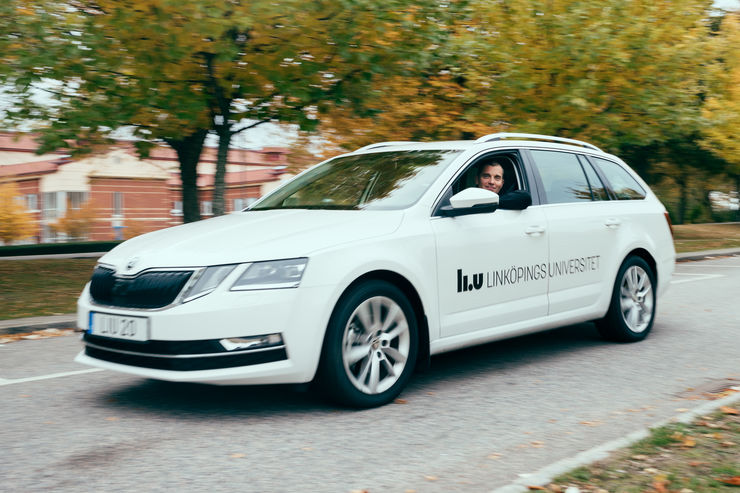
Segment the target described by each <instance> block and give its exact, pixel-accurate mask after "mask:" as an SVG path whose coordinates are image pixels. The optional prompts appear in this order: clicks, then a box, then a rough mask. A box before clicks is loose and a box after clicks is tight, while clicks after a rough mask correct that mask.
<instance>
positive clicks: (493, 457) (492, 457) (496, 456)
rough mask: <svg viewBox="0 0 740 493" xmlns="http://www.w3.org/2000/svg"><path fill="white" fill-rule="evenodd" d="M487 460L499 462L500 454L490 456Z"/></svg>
mask: <svg viewBox="0 0 740 493" xmlns="http://www.w3.org/2000/svg"><path fill="white" fill-rule="evenodd" d="M488 458H489V459H493V460H499V459H500V458H501V454H490V455H489V456H488Z"/></svg>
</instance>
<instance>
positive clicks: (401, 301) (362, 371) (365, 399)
mask: <svg viewBox="0 0 740 493" xmlns="http://www.w3.org/2000/svg"><path fill="white" fill-rule="evenodd" d="M417 352H418V328H417V322H416V316H415V314H414V310H413V308H412V307H411V304H410V303H409V301H408V299H407V298H406V296H405V295H404V294H403V293H402V292H401V290H399V289H398V288H396V287H395V286H394V285H392V284H389V283H387V282H384V281H369V282H366V283H363V284H360V285H358V286H357V287H355V288H353V289H352V290H351V291H350V292H348V293H346V294H345V295H344V296H343V297H342V298H341V299H340V301H339V303H338V304H337V306H336V308H335V310H334V313H333V314H332V317H331V320H330V322H329V326H328V327H327V333H326V337H325V339H324V348H323V350H322V356H321V363H320V366H319V375H318V376H319V382H318V383H319V384H320V385H321V386H322V388H323V389H324V391H325V393H327V395H328V396H329V397H330V398H332V399H333V400H334V401H336V402H339V403H340V404H344V405H349V406H352V407H362V408H365V407H375V406H380V405H383V404H386V403H388V402H390V401H391V400H393V399H394V398H395V397H396V396H397V395H398V394H399V393H400V392H401V390H402V389H403V388H404V387H405V385H406V383H407V382H408V380H409V378H410V377H411V373H412V372H413V369H414V366H415V364H416V355H417Z"/></svg>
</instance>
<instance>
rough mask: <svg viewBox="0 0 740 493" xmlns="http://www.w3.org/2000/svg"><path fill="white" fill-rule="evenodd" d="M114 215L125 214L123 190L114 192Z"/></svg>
mask: <svg viewBox="0 0 740 493" xmlns="http://www.w3.org/2000/svg"><path fill="white" fill-rule="evenodd" d="M113 215H114V216H122V215H123V192H113Z"/></svg>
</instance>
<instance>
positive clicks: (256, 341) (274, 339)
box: [219, 334, 283, 351]
mask: <svg viewBox="0 0 740 493" xmlns="http://www.w3.org/2000/svg"><path fill="white" fill-rule="evenodd" d="M219 342H220V343H221V345H222V346H223V347H224V349H225V350H227V351H237V350H244V349H264V348H271V347H276V346H282V345H283V336H281V335H280V334H267V335H262V336H252V337H231V338H229V339H221V340H220V341H219Z"/></svg>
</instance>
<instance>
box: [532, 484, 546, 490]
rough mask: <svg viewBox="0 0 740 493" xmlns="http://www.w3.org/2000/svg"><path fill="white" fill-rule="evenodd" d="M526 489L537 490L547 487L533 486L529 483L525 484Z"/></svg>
mask: <svg viewBox="0 0 740 493" xmlns="http://www.w3.org/2000/svg"><path fill="white" fill-rule="evenodd" d="M527 489H530V490H539V491H545V490H546V489H547V488H545V487H544V486H534V485H530V486H527Z"/></svg>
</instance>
